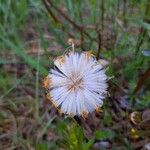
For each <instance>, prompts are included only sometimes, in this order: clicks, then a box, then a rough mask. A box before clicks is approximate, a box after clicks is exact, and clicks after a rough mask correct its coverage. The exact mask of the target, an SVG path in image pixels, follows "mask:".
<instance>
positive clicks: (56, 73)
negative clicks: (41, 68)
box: [45, 52, 107, 116]
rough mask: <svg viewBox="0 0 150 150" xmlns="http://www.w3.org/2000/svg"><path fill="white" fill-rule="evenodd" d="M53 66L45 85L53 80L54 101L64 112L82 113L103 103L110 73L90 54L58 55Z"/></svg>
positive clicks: (52, 97)
mask: <svg viewBox="0 0 150 150" xmlns="http://www.w3.org/2000/svg"><path fill="white" fill-rule="evenodd" d="M54 65H55V68H54V69H51V70H50V73H49V75H48V77H47V78H46V83H45V85H47V83H50V84H48V89H49V95H50V97H51V101H52V103H53V104H54V105H55V106H56V107H57V108H58V109H60V111H61V112H63V113H65V114H69V115H73V116H74V115H78V116H80V115H82V116H83V115H85V114H88V113H89V112H92V111H94V110H95V109H98V108H99V107H101V106H102V105H103V99H104V98H105V94H106V93H107V83H106V80H107V76H106V75H105V70H104V69H103V67H102V65H101V64H100V63H98V62H97V61H96V59H95V57H94V56H93V55H92V54H91V53H89V52H85V53H81V54H79V53H75V52H70V53H69V54H66V55H64V56H60V57H58V58H57V59H56V60H55V62H54ZM47 79H49V82H48V81H47Z"/></svg>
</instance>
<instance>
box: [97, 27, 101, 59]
mask: <svg viewBox="0 0 150 150" xmlns="http://www.w3.org/2000/svg"><path fill="white" fill-rule="evenodd" d="M101 44H102V36H101V30H100V31H98V51H97V56H96V59H97V60H98V59H99V56H100V51H101Z"/></svg>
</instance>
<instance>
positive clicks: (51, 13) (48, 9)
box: [42, 0, 60, 23]
mask: <svg viewBox="0 0 150 150" xmlns="http://www.w3.org/2000/svg"><path fill="white" fill-rule="evenodd" d="M42 1H43V4H44V6H45V8H46V9H47V11H48V13H49V14H50V15H51V17H52V18H53V20H54V21H55V22H56V23H60V20H59V19H58V18H57V17H56V16H55V15H54V14H53V12H52V11H51V9H50V8H49V6H48V5H47V2H46V0H42Z"/></svg>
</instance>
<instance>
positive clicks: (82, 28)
mask: <svg viewBox="0 0 150 150" xmlns="http://www.w3.org/2000/svg"><path fill="white" fill-rule="evenodd" d="M47 1H48V2H49V4H50V5H51V7H53V8H54V9H55V10H56V11H57V12H58V13H59V14H60V15H61V16H62V17H63V18H65V19H66V20H67V21H68V22H69V23H70V24H71V25H72V26H73V27H74V28H76V29H77V30H79V31H82V32H83V33H84V34H85V35H86V36H87V37H89V38H90V39H91V40H94V41H96V39H95V38H92V37H91V36H90V35H89V34H88V33H87V32H86V31H85V30H84V27H83V26H80V25H78V24H77V23H76V22H74V21H73V20H72V19H71V18H69V17H68V16H67V15H66V14H65V13H64V12H63V11H62V10H61V9H59V8H57V7H56V6H55V5H54V4H53V2H52V1H51V0H47Z"/></svg>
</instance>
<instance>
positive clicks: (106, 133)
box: [95, 130, 115, 140]
mask: <svg viewBox="0 0 150 150" xmlns="http://www.w3.org/2000/svg"><path fill="white" fill-rule="evenodd" d="M114 137H115V132H114V131H112V130H99V131H96V132H95V138H96V139H97V140H106V139H113V138H114Z"/></svg>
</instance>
